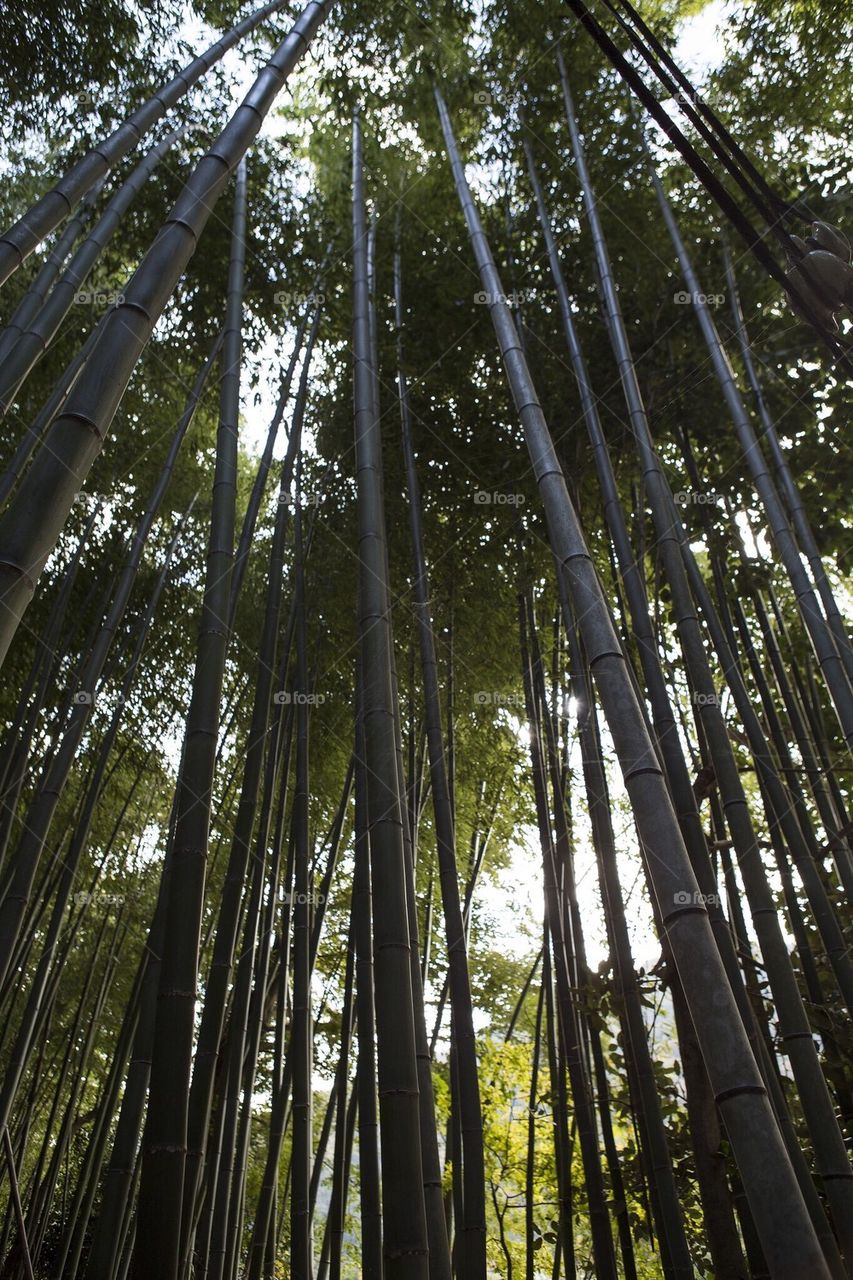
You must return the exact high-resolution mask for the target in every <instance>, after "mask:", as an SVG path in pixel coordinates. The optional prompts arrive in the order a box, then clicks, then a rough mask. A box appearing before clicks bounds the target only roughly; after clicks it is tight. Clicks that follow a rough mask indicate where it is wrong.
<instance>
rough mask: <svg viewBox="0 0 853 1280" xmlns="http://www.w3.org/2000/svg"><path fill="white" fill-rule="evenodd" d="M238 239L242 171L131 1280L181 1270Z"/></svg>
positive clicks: (236, 348)
mask: <svg viewBox="0 0 853 1280" xmlns="http://www.w3.org/2000/svg"><path fill="white" fill-rule="evenodd" d="M245 233H246V167H245V163H243V162H241V164H240V166H239V168H238V172H237V183H236V188H235V195H234V215H233V225H232V237H231V261H230V265H229V275H228V305H227V313H226V321H225V338H224V346H223V355H222V377H221V382H220V403H219V427H218V431H217V445H216V469H215V474H214V480H213V511H212V515H211V524H210V533H209V539H208V555H207V565H206V572H205V584H204V600H203V604H202V613H201V619H200V625H199V631H198V642H197V648H196V665H195V671H194V673H193V686H192V696H191V700H190V706H189V710H188V712H187V719H186V726H185V732H184V745H183V752H182V758H181V767H180V771H179V774H178V780H177V785H176V788H175V792H176V797H177V799H176V816H175V826H174V832H173V835H172V842H171V847H172V857H171V867H170V881H169V899H168V902H167V904H166V923H165V930H164V948H163V956H162V963H161V970H160V994H159V999H158V1005H157V1018H156V1024H155V1033H154V1047H153V1053H152V1059H151V1077H150V1093H149V1102H148V1114H147V1118H146V1123H145V1137H144V1143H143V1150H142V1163H141V1174H140V1186H139V1207H138V1211H137V1228H136V1244H135V1246H134V1250H133V1264H132V1266H133V1277H134V1280H148V1278H149V1277H150V1280H155V1278H156V1280H177V1276H178V1269H179V1264H180V1247H181V1219H182V1212H181V1210H182V1198H183V1185H184V1172H185V1165H186V1155H187V1115H188V1106H189V1091H190V1072H191V1060H192V1041H193V1030H194V1021H195V999H196V984H197V982H198V948H199V932H200V924H201V916H202V909H203V902H204V880H205V869H206V862H207V842H208V835H209V823H210V799H211V788H212V784H213V769H214V759H215V753H216V744H217V737H218V730H219V726H220V711H221V709H220V699H221V694H222V681H223V675H224V670H225V653H226V649H227V644H228V634H227V620H228V594H229V586H230V575H231V564H232V558H233V554H234V524H235V505H236V497H237V432H238V416H239V409H240V361H241V356H242V338H241V326H242V315H243V275H244V269H245V253H246V247H245Z"/></svg>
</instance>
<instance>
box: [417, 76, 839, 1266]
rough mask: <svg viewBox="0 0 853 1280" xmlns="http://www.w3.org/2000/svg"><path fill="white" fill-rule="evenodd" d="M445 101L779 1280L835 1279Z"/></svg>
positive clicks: (646, 835) (485, 266)
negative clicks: (716, 933) (723, 954)
mask: <svg viewBox="0 0 853 1280" xmlns="http://www.w3.org/2000/svg"><path fill="white" fill-rule="evenodd" d="M436 98H437V102H438V108H439V115H440V118H441V123H442V127H443V131H444V138H445V145H446V147H447V151H448V155H449V157H450V161H451V166H452V169H453V174H454V179H455V182H456V188H457V193H458V195H459V199H460V204H461V206H462V209H463V212H464V214H465V218H466V222H467V225H468V231H469V235H470V238H471V246H472V250H473V252H474V255H475V259H476V262H477V266H478V269H479V272H480V279H481V282H482V285H483V288H484V290H485V291H486V292H487V293H488V294H489V295H490V297H491V298H492V301H491V304H490V311H491V316H492V320H493V323H494V325H495V332H496V336H497V338H498V342H499V345H500V349H501V354H502V356H503V359H504V364H505V368H506V372H507V377H508V380H509V383H510V386H511V389H512V392H513V396H514V399H515V402H516V407H517V410H518V413H519V416H520V418H521V422H522V426H523V429H524V433H525V438H526V441H527V445H528V449H529V452H530V455H531V460H532V462H533V466H534V472H535V475H536V479H537V483H538V485H539V489H540V493H541V495H542V500H543V503H544V506H545V513H546V518H547V523H548V531H549V539H550V542H551V545H552V548H553V551H554V554H555V556H556V558H557V561H558V564H559V565H560V566H561V567H563V568H564V569H565V573H566V578H567V583H568V586H569V590H570V593H571V595H572V597H573V600H574V606H575V610H576V612H577V615H578V618H579V620H580V626H581V633H582V635H583V638H584V642H585V644H586V647H587V651H588V653H589V659H590V664H591V665H592V666H593V670H594V672H595V677H596V684H597V686H598V689H599V695H600V698H601V703H602V707H603V709H604V713H605V717H606V719H607V723H608V726H609V728H610V732H611V734H612V736H613V741H614V746H615V749H616V754H617V757H618V759H619V761H620V765H621V767H622V771H623V776H624V779H625V785H626V789H627V791H628V795H629V797H630V799H631V803H632V806H633V808H634V813H635V815H636V821H637V826H638V829H639V831H640V836H641V839H642V841H643V843H644V844H645V846H646V849H647V851H648V859H649V861H648V865H649V869H650V874H651V876H652V885H651V888H652V891H653V893H654V894H655V896H656V898H657V900H658V903H659V904H660V909H661V916H662V919H663V921H664V923H665V926H666V930H667V934H668V937H669V940H670V945H671V947H672V952H673V955H674V957H675V960H676V964H677V966H678V970H679V974H680V976H681V980H682V985H683V987H684V991H685V995H686V997H687V1000H688V1003H689V1005H690V1008H691V1013H692V1016H693V1020H694V1024H695V1025H696V1028H697V1033H698V1034H699V1036H700V1043H701V1045H702V1052H703V1056H704V1057H705V1061H706V1066H707V1069H708V1074H709V1077H710V1079H711V1083H712V1087H713V1089H714V1092H715V1095H716V1098H717V1102H718V1105H719V1106H720V1108H721V1111H722V1113H723V1115H724V1118H725V1121H726V1126H727V1130H728V1132H729V1135H730V1138H731V1142H732V1146H733V1149H734V1152H735V1157H736V1159H737V1161H738V1164H739V1166H740V1168H741V1172H742V1176H743V1180H744V1185H745V1187H746V1188H747V1194H748V1195H749V1197H750V1205H751V1207H752V1210H753V1215H754V1217H755V1221H756V1226H757V1228H758V1231H759V1234H760V1236H761V1238H762V1243H763V1244H764V1247H765V1251H766V1253H767V1255H768V1258H770V1259H772V1264H773V1265H774V1266H775V1267H776V1269H777V1272H778V1276H779V1277H780V1280H801V1278H802V1276H803V1275H804V1274H809V1272H811V1274H812V1275H814V1276H815V1277H818V1276H819V1277H821V1278H822V1280H826V1277H828V1275H829V1272H828V1269H827V1266H826V1263H825V1261H824V1257H823V1254H822V1251H821V1248H820V1245H819V1243H818V1240H817V1237H816V1235H815V1232H814V1228H813V1227H812V1224H811V1220H810V1218H809V1215H808V1212H807V1210H806V1207H805V1204H804V1202H803V1199H802V1195H801V1193H800V1190H799V1187H798V1185H797V1182H796V1179H795V1178H794V1174H793V1170H792V1168H791V1165H790V1163H789V1161H788V1157H787V1154H786V1152H785V1148H784V1146H783V1144H782V1140H781V1137H780V1134H779V1131H778V1128H777V1125H776V1121H775V1118H774V1116H773V1113H772V1111H771V1108H770V1105H769V1102H768V1099H767V1095H766V1091H765V1088H764V1085H763V1083H762V1081H761V1076H760V1073H759V1071H758V1068H757V1066H756V1063H755V1059H754V1058H753V1056H752V1052H751V1050H750V1047H749V1041H748V1040H747V1037H746V1033H745V1031H744V1027H743V1023H742V1022H741V1020H740V1015H739V1013H738V1010H737V1006H736V1004H735V1001H734V998H733V996H732V993H731V988H730V987H729V984H728V980H727V978H726V974H725V970H724V968H723V965H722V961H721V960H720V957H719V953H718V952H717V948H716V944H715V942H714V938H713V934H712V932H711V926H710V923H709V921H708V913H707V910H706V908H705V906H704V905H703V904H701V897H700V894H699V888H698V885H697V883H696V879H695V876H694V874H693V870H692V868H691V866H690V862H689V860H688V857H687V852H686V849H685V847H684V844H683V841H682V837H681V833H680V831H679V828H678V823H677V821H676V818H675V814H674V812H673V809H672V806H671V803H670V799H669V795H668V793H667V790H666V785H665V782H664V779H663V776H662V773H661V769H660V765H659V764H658V761H657V757H656V755H655V751H654V748H653V746H652V742H651V740H650V738H649V734H648V730H647V728H646V724H645V719H644V716H643V712H642V709H641V708H640V705H639V702H638V700H637V696H636V693H635V691H634V688H633V683H632V681H631V678H630V676H629V673H628V671H627V668H626V664H625V658H624V655H623V653H622V651H621V648H620V645H619V641H618V637H617V635H616V632H615V628H614V626H613V621H612V618H611V616H610V611H609V609H608V606H607V602H606V600H605V598H604V595H603V592H602V589H601V586H600V583H599V582H598V579H597V576H596V574H595V570H594V565H593V563H592V559H591V556H590V553H589V549H588V547H587V545H586V542H585V539H584V537H583V534H582V531H581V528H580V524H579V522H578V517H577V513H576V511H575V509H574V507H573V505H572V502H571V500H570V498H569V494H568V490H567V488H566V482H565V478H564V476H563V473H562V469H561V468H560V465H559V462H558V460H557V457H556V454H555V451H554V446H553V442H552V439H551V435H550V432H549V430H548V427H547V424H546V421H545V417H544V414H543V413H542V409H541V407H540V405H539V401H538V399H537V396H536V392H535V389H534V387H533V384H532V382H531V379H530V374H529V371H528V369H527V364H526V361H525V359H524V356H523V353H522V352H521V350H520V348H519V345H518V339H517V336H516V332H515V325H514V322H513V317H512V313H511V311H510V309H509V307H508V306H507V304H506V302H505V301H504V293H503V289H502V287H501V281H500V277H499V276H498V273H497V270H496V268H495V265H494V262H493V259H492V256H491V253H490V251H489V247H488V243H487V241H486V238H485V235H484V233H483V230H482V226H481V224H480V219H479V215H478V213H477V210H476V207H475V206H474V203H473V200H472V197H471V193H470V190H469V188H468V184H467V182H466V179H465V173H464V170H463V167H462V162H461V160H460V158H459V154H458V150H457V147H456V143H455V139H454V136H453V130H452V127H451V124H450V118H449V116H448V114H447V109H446V107H445V105H444V100H443V98H442V97H441V95H440V93H439V92H438V91H436ZM685 895H686V897H685ZM685 902H687V903H688V904H689V905H688V906H685V905H684V903H685Z"/></svg>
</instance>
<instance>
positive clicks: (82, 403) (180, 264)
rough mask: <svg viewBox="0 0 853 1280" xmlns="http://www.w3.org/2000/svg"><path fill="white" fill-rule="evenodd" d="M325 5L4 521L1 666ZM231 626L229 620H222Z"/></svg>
mask: <svg viewBox="0 0 853 1280" xmlns="http://www.w3.org/2000/svg"><path fill="white" fill-rule="evenodd" d="M328 4H329V0H309V3H308V4H307V6H306V7H305V9H304V10H303V12H302V14H301V16H300V17H299V18H298V19H297V21H296V23H295V24H294V26H293V28H292V30H291V32H290V34H289V35H288V36H287V37H286V38H285V39H284V40H283V41H282V43H281V44H280V45H279V47H278V49H277V50H276V52H275V53H274V54H273V56H272V58H271V59H270V61H269V62H268V63H267V65H266V66H265V67H264V69H263V70H262V71H261V73H260V75H259V76H258V78H257V80H256V81H255V83H254V85H253V86H252V88H251V89H250V90H249V92H248V94H247V95H246V97H245V98H244V99H243V102H242V103H241V105H240V106H239V107H238V108H237V110H236V112H235V113H234V115H233V116H232V118H231V120H230V121H229V122H228V124H227V125H226V127H225V129H224V130H223V131H222V133H221V134H220V135H219V137H218V138H217V139H216V141H215V142H214V144H213V146H212V147H211V149H210V150H209V151H208V152H207V154H206V155H205V156H204V157H203V159H202V160H201V161H200V163H199V164H198V165H197V166H196V169H195V170H194V172H193V174H192V176H191V177H190V179H189V181H188V182H187V183H186V185H185V186H184V189H183V191H182V192H181V194H180V195H179V197H178V199H177V201H176V203H175V205H174V206H173V208H172V211H171V214H170V215H169V218H168V219H167V220H166V222H165V223H164V225H163V227H162V229H161V231H160V234H159V235H158V237H157V239H156V240H155V241H154V244H153V245H152V246H151V248H150V249H149V250H148V252H147V253H146V255H145V257H144V258H143V259H142V262H141V263H140V265H139V266H138V267H137V269H136V271H135V272H134V274H133V276H132V278H131V280H130V281H129V282H128V284H127V286H126V288H125V289H124V290H123V292H122V295H121V297H122V301H121V302H120V303H119V304H118V305H117V306H116V307H115V308H112V309H111V310H110V311H109V312H108V313H107V317H106V320H105V323H104V327H103V329H102V330H101V332H100V334H99V338H98V341H97V342H96V343H95V345H94V347H93V349H92V352H91V353H90V355H89V359H88V360H87V362H86V365H85V367H84V369H83V371H82V372H81V374H80V376H79V378H78V379H77V382H76V383H75V385H74V388H73V390H72V391H71V392H70V393H69V395H68V398H67V400H66V403H65V405H64V408H63V410H62V412H61V413H60V414H59V416H58V417H57V418H56V419H55V420H54V422H53V424H52V426H51V427H50V429H49V431H48V434H47V437H46V439H45V443H44V447H43V448H42V449H41V451H40V452H39V455H38V458H37V459H36V460H35V462H34V463H33V465H32V466H31V467H30V470H29V471H28V472H27V474H26V476H25V477H24V480H23V481H22V483H21V487H20V489H19V490H18V492H17V494H16V496H15V498H14V500H13V501H12V503H11V504H10V506H9V508H8V510H7V512H6V515H5V516H4V517H3V518H2V520H0V662H2V661H3V660H4V659H5V656H6V653H7V651H8V647H9V644H10V642H11V640H12V637H13V635H14V633H15V631H16V629H17V626H18V623H19V622H20V619H21V616H22V615H23V612H24V610H25V609H26V607H27V604H28V603H29V601H30V600H31V598H32V595H33V592H34V591H35V584H36V581H37V579H38V577H39V575H40V574H41V572H42V569H43V568H44V565H45V563H46V561H47V558H48V556H49V555H50V553H51V551H52V549H53V546H54V544H55V542H56V540H57V538H58V536H59V533H60V530H61V529H62V526H63V524H64V522H65V519H66V517H67V515H68V512H69V510H70V508H71V504H72V502H73V501H74V498H75V496H76V494H77V493H78V491H79V490H80V488H81V486H82V485H83V484H84V483H85V481H86V477H87V475H88V473H89V470H90V468H91V466H92V464H93V463H94V461H95V458H96V457H97V456H98V454H99V453H100V450H101V448H102V446H103V442H104V438H105V436H106V433H107V431H108V430H109V427H110V424H111V422H112V420H113V417H114V416H115V413H116V410H117V408H118V405H119V403H120V401H121V398H122V396H123V394H124V392H125V389H126V387H127V384H128V382H129V380H130V377H131V375H132V373H133V370H134V368H135V367H136V363H137V361H138V359H139V357H140V355H141V354H142V351H143V349H144V348H145V345H146V343H147V342H148V340H149V338H150V336H151V333H152V331H153V329H154V326H155V324H156V323H157V321H158V319H159V318H160V315H161V314H162V312H163V310H164V308H165V306H166V304H167V303H168V301H169V298H170V297H171V295H172V292H173V290H174V288H175V286H176V284H177V282H178V280H179V279H180V277H181V274H182V272H183V270H184V268H185V267H186V265H187V263H188V262H189V260H190V258H191V257H192V255H193V253H194V252H195V250H196V248H197V246H198V240H199V237H200V235H201V233H202V231H203V229H204V227H205V225H206V224H207V222H208V220H209V218H210V216H211V214H212V213H213V210H214V208H215V206H216V203H217V201H218V199H219V197H220V196H221V194H222V192H223V190H224V189H225V187H226V186H227V184H228V180H229V178H230V176H231V174H232V172H233V170H234V168H235V167H236V166H237V164H238V163H239V161H240V159H241V158H242V157H243V156H244V155H245V154H246V152H247V150H248V149H249V147H250V145H251V143H252V142H253V140H254V139H255V137H256V136H257V134H258V132H259V130H260V128H261V125H262V123H263V121H264V117H265V116H266V115H267V113H268V112H269V110H270V108H271V106H272V104H273V102H274V101H275V99H276V97H277V95H278V93H279V92H280V90H281V88H282V87H283V85H284V83H285V81H286V79H287V77H288V75H289V74H290V72H291V71H292V70H293V68H294V67H295V66H296V64H297V62H298V61H299V59H300V58H301V57H302V56H303V54H304V53H305V51H306V50H307V48H308V45H309V42H310V40H311V37H312V36H313V35H314V33H315V31H316V30H317V28H318V27H319V25H320V23H321V21H322V20H323V18H324V17H325V15H326V11H327V9H328ZM222 616H223V617H225V615H224V614H223V615H222Z"/></svg>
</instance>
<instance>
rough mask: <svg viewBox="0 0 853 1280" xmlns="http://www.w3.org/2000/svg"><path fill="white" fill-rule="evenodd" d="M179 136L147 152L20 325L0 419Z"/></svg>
mask: <svg viewBox="0 0 853 1280" xmlns="http://www.w3.org/2000/svg"><path fill="white" fill-rule="evenodd" d="M182 132H183V130H181V129H178V130H173V131H172V132H171V133H168V134H167V135H166V137H165V138H163V140H162V141H161V142H158V143H157V144H156V146H154V147H152V148H151V150H150V151H149V152H148V154H147V155H146V156H145V158H144V160H142V161H141V163H140V164H138V165H137V166H136V168H135V169H134V171H133V173H132V174H131V175H130V177H129V178H128V179H127V181H126V182H124V183H122V185H121V186H120V187H119V189H118V191H117V192H116V193H115V195H114V196H113V198H112V199H111V200H110V202H109V204H108V205H107V207H106V209H105V210H104V212H103V214H102V215H101V217H100V218H99V219H98V221H97V222H96V224H95V226H94V227H93V228H92V230H91V231H90V232H89V234H88V235H87V236H86V239H85V240H84V241H83V243H82V244H81V245H80V247H79V249H77V250H76V252H75V253H74V254H73V255H72V257H71V259H70V260H69V262H68V265H67V266H66V268H65V270H64V271H63V272H62V275H61V276H60V277H59V279H58V280H57V282H56V284H55V285H54V286H53V289H52V290H51V292H50V294H49V296H48V297H47V299H46V300H45V301H44V302H43V303H42V305H41V306H40V307H39V308H38V310H37V311H36V312H35V313H34V314H32V315H31V316H30V317H29V318H28V319H27V320H26V321H25V322H23V324H21V323H20V322H19V335H18V338H17V340H16V341H15V342H14V344H13V345H12V347H11V348H10V350H9V351H8V353H7V354H6V356H5V357H4V358H3V361H2V363H0V417H2V416H3V415H4V414H5V413H7V412H8V410H9V409H10V408H11V406H12V404H13V403H14V401H15V399H16V397H17V395H18V392H19V391H20V389H21V386H22V385H23V383H24V381H25V380H26V378H27V377H28V376H29V374H30V373H31V371H32V369H33V368H34V367H35V365H36V363H37V362H38V361H39V360H40V359H41V357H42V356H43V355H44V353H45V351H46V350H47V348H48V347H49V346H50V344H51V342H52V341H53V339H54V338H55V337H56V334H57V332H58V330H59V326H60V325H61V324H62V321H63V320H64V319H65V317H66V316H67V315H68V312H69V311H70V309H71V307H72V306H73V304H74V303H75V302H76V300H77V295H78V293H79V292H80V286H81V285H82V284H83V283H84V281H85V280H86V277H87V276H88V275H89V273H90V272H91V270H92V269H93V267H94V266H95V263H96V262H97V261H98V259H99V258H100V256H101V254H102V253H103V251H104V249H105V248H106V246H107V245H108V244H109V242H110V239H111V238H112V236H113V234H114V232H115V231H116V229H117V228H118V225H119V223H120V221H121V219H122V218H123V217H124V215H125V213H126V212H127V210H128V209H129V208H130V206H131V204H132V203H133V201H134V200H135V198H136V196H137V195H138V194H139V192H140V191H141V189H142V187H143V186H144V185H145V183H146V182H147V181H148V179H149V178H150V177H151V174H152V173H153V172H154V171H155V169H156V168H157V166H158V164H159V163H160V161H161V160H162V159H163V157H164V156H165V155H166V154H167V153H168V152H169V150H170V149H171V148H172V147H173V146H174V144H175V142H177V140H178V138H179V137H180V136H181V134H182Z"/></svg>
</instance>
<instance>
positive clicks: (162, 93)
mask: <svg viewBox="0 0 853 1280" xmlns="http://www.w3.org/2000/svg"><path fill="white" fill-rule="evenodd" d="M282 7H283V0H271V3H269V4H265V5H262V6H261V7H260V8H259V9H255V11H254V12H253V13H250V14H249V15H248V17H246V18H244V19H243V21H242V22H239V23H237V25H236V26H235V27H232V29H231V30H230V31H229V32H227V33H226V34H225V35H224V36H222V37H220V39H219V40H217V41H216V42H215V43H214V44H212V45H211V46H210V48H209V49H206V50H205V51H204V53H202V54H199V56H198V57H197V58H193V60H192V62H190V63H188V64H187V65H186V66H185V67H183V68H182V69H181V71H179V72H178V74H177V75H176V76H175V77H174V79H173V80H170V81H169V83H168V84H167V85H164V86H163V88H162V89H159V90H158V91H157V93H155V94H154V95H153V97H151V98H149V99H148V100H147V101H146V102H143V104H142V106H141V107H138V108H137V109H136V111H134V113H133V115H132V116H129V117H128V119H127V120H125V122H124V124H122V125H119V127H118V129H116V130H114V131H113V133H111V134H110V135H109V137H108V138H105V139H104V141H103V142H101V143H99V144H98V146H97V147H95V148H94V149H93V150H92V151H89V152H88V153H87V154H86V155H85V156H83V158H82V159H81V160H78V161H77V163H76V164H75V165H74V166H73V167H72V168H71V169H69V170H68V172H67V173H66V174H65V175H64V176H63V177H62V178H61V179H60V180H59V182H58V183H57V184H56V186H55V187H54V188H53V190H52V191H49V192H48V193H47V195H45V196H42V197H41V199H40V200H38V201H36V203H35V204H34V205H33V206H32V207H31V208H30V209H28V210H27V212H26V213H25V214H24V216H23V218H20V219H19V220H18V221H17V222H16V223H15V224H14V226H12V227H10V228H9V230H8V231H6V232H5V233H4V234H3V235H2V236H0V284H4V283H5V282H6V280H8V279H9V276H10V275H11V274H12V272H13V271H17V269H18V267H19V266H20V265H21V263H22V262H23V261H24V260H25V259H26V258H27V257H29V255H30V254H31V253H32V251H33V249H34V248H35V247H36V245H37V244H39V242H40V241H41V240H43V239H44V238H45V236H46V235H49V234H50V232H51V231H52V230H53V228H54V227H56V226H58V225H59V223H60V222H62V220H63V219H64V218H65V217H67V215H68V211H69V209H73V208H74V206H75V205H76V204H77V203H78V202H79V201H80V199H81V198H82V197H83V196H85V195H86V193H87V192H88V191H89V190H90V189H91V188H92V186H93V185H94V184H95V183H96V182H97V181H98V180H99V179H102V178H104V177H106V175H107V174H108V173H109V171H110V170H111V169H112V168H114V167H115V165H117V164H118V163H119V161H120V160H121V159H122V158H123V157H124V156H126V155H127V153H128V152H129V151H132V150H133V148H134V147H135V146H136V145H137V143H138V142H139V140H140V139H141V138H142V137H143V136H144V134H146V133H148V131H149V130H150V129H152V128H153V126H154V125H155V124H156V123H157V121H158V120H162V118H163V116H164V115H165V114H166V112H167V111H169V110H170V109H171V108H172V107H173V106H175V104H176V103H177V102H179V101H180V100H181V98H183V96H184V95H185V94H186V93H187V92H188V90H190V89H191V88H192V87H193V85H194V84H196V83H197V82H198V81H199V80H200V79H201V77H202V76H203V75H204V74H205V73H206V72H207V71H209V70H210V68H211V67H212V66H214V65H215V64H216V63H217V62H219V60H220V59H221V58H222V56H223V55H224V54H225V53H227V51H228V50H229V49H233V47H234V45H235V44H237V43H238V42H239V41H240V40H242V38H243V36H245V35H249V34H250V33H251V32H252V31H254V30H255V28H256V27H258V26H260V24H261V23H262V22H263V21H264V20H265V19H266V18H268V17H270V16H271V14H274V13H276V12H277V11H278V10H279V9H281V8H282Z"/></svg>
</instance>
